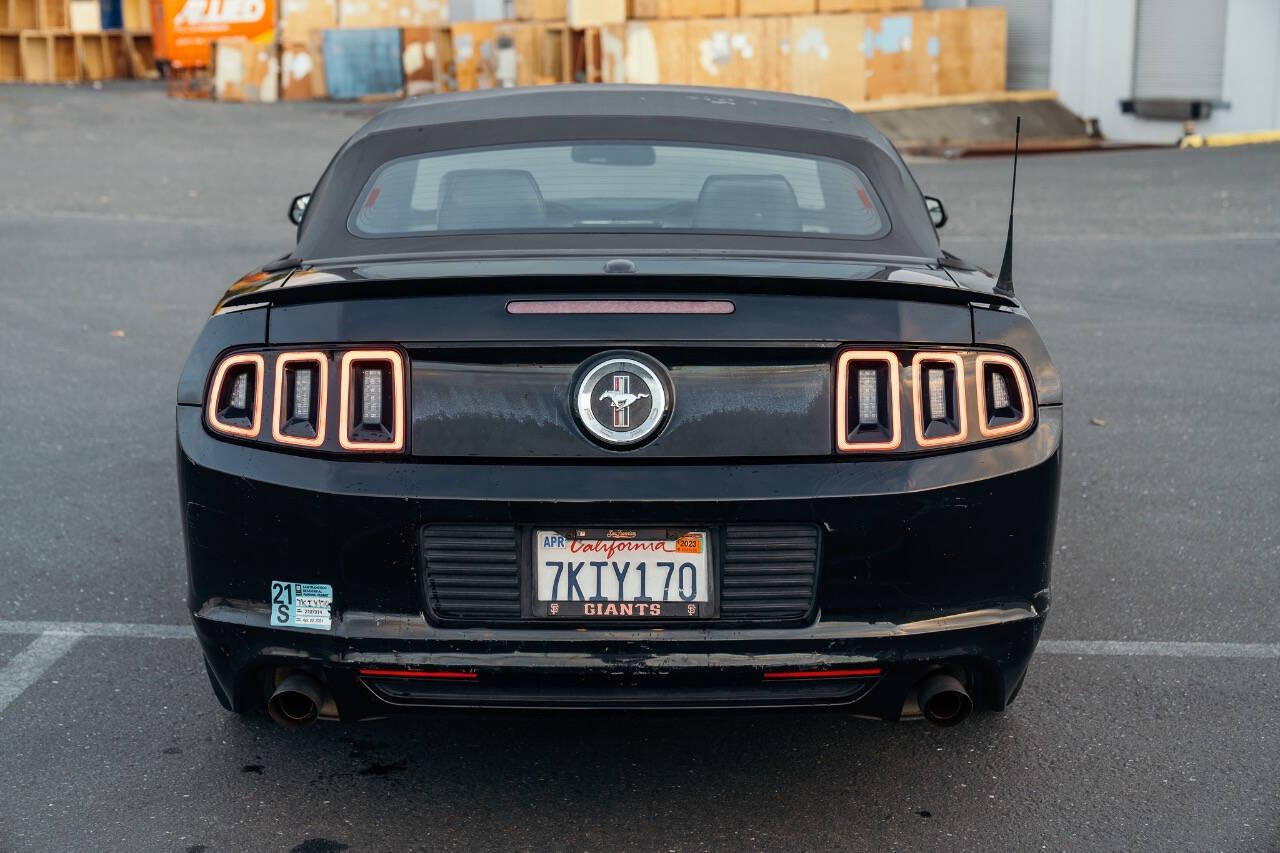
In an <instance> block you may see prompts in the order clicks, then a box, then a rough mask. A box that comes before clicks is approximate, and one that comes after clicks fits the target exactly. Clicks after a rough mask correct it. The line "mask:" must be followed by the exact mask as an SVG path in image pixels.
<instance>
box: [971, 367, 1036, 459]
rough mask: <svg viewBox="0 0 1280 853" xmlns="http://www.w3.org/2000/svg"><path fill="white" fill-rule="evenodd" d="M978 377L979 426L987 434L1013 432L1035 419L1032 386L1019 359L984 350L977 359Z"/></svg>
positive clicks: (993, 435) (1009, 433) (996, 434)
mask: <svg viewBox="0 0 1280 853" xmlns="http://www.w3.org/2000/svg"><path fill="white" fill-rule="evenodd" d="M974 369H975V371H976V373H977V380H978V429H979V431H981V433H982V435H983V437H984V438H998V437H1000V436H1004V435H1013V434H1014V433H1017V432H1021V431H1022V430H1024V429H1026V428H1027V426H1029V425H1030V423H1031V418H1032V412H1031V390H1030V387H1029V386H1028V384H1027V376H1026V374H1025V373H1024V372H1023V370H1022V365H1021V364H1019V363H1018V362H1017V360H1015V359H1013V358H1011V357H1010V356H1007V355H1002V354H999V353H981V354H980V355H979V356H978V357H977V359H976V360H975V367H974Z"/></svg>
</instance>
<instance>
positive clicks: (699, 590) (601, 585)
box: [533, 528, 716, 619]
mask: <svg viewBox="0 0 1280 853" xmlns="http://www.w3.org/2000/svg"><path fill="white" fill-rule="evenodd" d="M533 551H534V581H535V589H536V594H535V596H534V602H533V606H534V613H535V614H536V615H538V616H546V617H548V618H577V619H584V618H585V619H597V618H599V619H701V618H707V617H710V616H714V615H715V600H716V596H715V595H714V590H713V589H712V587H713V581H712V573H711V569H710V566H711V559H710V555H709V551H710V546H709V538H708V536H707V532H706V531H705V530H681V529H672V528H588V529H570V530H537V531H535V532H534V549H533Z"/></svg>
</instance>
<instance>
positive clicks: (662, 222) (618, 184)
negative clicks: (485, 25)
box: [348, 142, 888, 239]
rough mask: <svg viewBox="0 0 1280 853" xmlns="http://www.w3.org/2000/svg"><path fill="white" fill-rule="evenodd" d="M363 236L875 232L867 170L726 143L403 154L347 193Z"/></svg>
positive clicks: (881, 226) (879, 213)
mask: <svg viewBox="0 0 1280 853" xmlns="http://www.w3.org/2000/svg"><path fill="white" fill-rule="evenodd" d="M348 228H349V229H350V231H351V232H352V233H353V234H355V235H356V236H360V237H405V236H414V235H422V234H431V233H439V232H484V233H495V232H509V231H558V230H573V231H595V232H598V231H622V232H628V231H630V232H653V231H668V230H670V231H681V232H700V231H701V232H717V233H723V232H748V233H769V234H779V233H782V234H797V235H799V234H803V235H805V236H815V235H817V236H821V235H826V234H829V235H832V236H838V237H843V238H850V237H852V238H862V239H874V238H877V237H882V236H884V234H885V233H887V231H888V217H887V216H886V215H885V214H884V213H883V210H882V207H881V204H880V202H879V200H878V199H877V197H876V194H875V191H874V190H873V188H872V187H871V184H870V182H869V181H868V180H867V177H866V175H865V174H863V173H862V171H861V170H859V169H857V168H855V167H853V166H851V165H849V164H848V163H844V162H841V161H838V160H832V159H828V158H825V157H816V156H810V155H801V154H794V153H789V152H780V151H764V150H758V149H753V148H741V147H732V146H723V145H687V144H672V143H665V142H664V143H648V142H555V143H542V144H537V145H515V146H495V147H486V148H474V149H463V150H451V151H446V152H441V153H433V154H424V155H416V156H412V157H402V158H400V159H398V160H392V161H391V162H389V163H387V164H386V165H384V166H382V167H381V168H380V169H379V170H378V171H377V172H375V173H374V175H373V177H371V178H370V179H369V182H368V184H367V185H366V186H365V188H364V191H363V192H362V193H361V194H360V197H359V198H358V199H357V200H356V204H355V207H353V208H352V211H351V215H350V217H349V219H348Z"/></svg>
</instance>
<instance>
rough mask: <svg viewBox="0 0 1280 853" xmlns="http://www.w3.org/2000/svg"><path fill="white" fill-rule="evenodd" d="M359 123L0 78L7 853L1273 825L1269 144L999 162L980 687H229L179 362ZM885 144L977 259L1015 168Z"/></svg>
mask: <svg viewBox="0 0 1280 853" xmlns="http://www.w3.org/2000/svg"><path fill="white" fill-rule="evenodd" d="M371 113H372V110H371V109H369V108H365V107H361V108H349V107H340V106H336V105H326V104H278V105H270V106H265V105H263V106H259V105H229V104H213V103H207V102H203V103H202V102H186V101H174V100H169V99H167V98H166V97H165V96H164V93H163V91H162V90H161V89H159V88H157V87H155V86H149V85H136V84H119V85H108V86H106V87H105V88H104V89H102V90H94V89H90V88H87V87H81V88H63V87H20V86H0V791H3V794H2V795H0V851H50V850H58V851H61V850H112V851H114V850H126V851H134V850H137V851H149V850H179V851H193V852H194V851H207V853H213V851H246V850H255V851H256V850H264V851H275V850H279V851H293V850H298V851H304V852H305V853H329V851H340V850H347V849H349V850H353V851H363V850H374V851H383V850H387V851H393V850H446V849H534V848H536V849H566V850H605V849H638V850H679V851H684V850H701V849H748V850H754V849H770V850H804V849H823V848H838V849H854V850H858V849H864V850H933V849H939V850H1018V851H1022V850H1033V849H1036V850H1038V849H1046V850H1068V851H1075V850H1152V851H1164V850H1174V849H1176V850H1227V851H1263V850H1280V782H1278V781H1277V778H1278V777H1277V768H1280V521H1278V519H1280V458H1278V457H1277V454H1276V451H1275V448H1276V445H1277V439H1278V438H1280V283H1277V276H1278V273H1277V262H1278V261H1280V178H1278V177H1277V176H1280V146H1250V147H1242V148H1230V149H1218V150H1211V149H1202V150H1187V151H1180V150H1158V151H1157V150H1153V151H1132V152H1122V153H1108V154H1072V155H1050V156H1037V157H1028V158H1026V159H1024V161H1023V163H1022V165H1021V167H1020V175H1019V182H1020V186H1019V201H1018V226H1017V227H1018V239H1017V253H1016V256H1015V265H1014V268H1015V281H1016V283H1017V289H1018V293H1019V295H1020V297H1021V298H1022V299H1023V300H1024V302H1025V303H1026V305H1027V306H1028V308H1029V310H1030V311H1031V312H1032V314H1033V316H1034V317H1035V319H1036V322H1037V324H1038V326H1039V328H1040V330H1041V332H1042V334H1043V335H1044V337H1045V339H1046V342H1047V344H1048V346H1049V349H1050V352H1051V353H1052V354H1053V356H1054V358H1055V360H1056V362H1057V364H1058V366H1059V368H1060V369H1061V372H1062V376H1063V383H1064V386H1065V389H1066V405H1067V410H1066V412H1067V418H1066V427H1065V445H1066V469H1065V477H1064V484H1063V495H1062V505H1061V515H1060V522H1059V528H1058V543H1057V554H1056V558H1055V566H1054V572H1055V576H1054V604H1053V610H1052V612H1051V615H1050V620H1049V626H1048V628H1047V631H1046V638H1047V640H1048V642H1047V643H1046V644H1045V646H1044V648H1043V649H1042V650H1041V652H1040V653H1039V654H1038V655H1037V657H1036V659H1035V660H1034V661H1033V663H1032V667H1031V672H1030V674H1029V676H1028V679H1027V682H1026V685H1025V687H1024V689H1023V690H1022V693H1021V695H1020V696H1019V697H1018V700H1017V702H1016V703H1015V704H1014V705H1013V706H1012V707H1011V708H1010V709H1009V710H1008V711H1007V712H1006V713H1004V714H1001V715H993V714H984V715H979V716H976V717H974V718H972V719H970V720H969V721H968V722H967V723H965V724H964V725H963V726H961V727H959V728H956V729H950V730H941V729H936V728H933V727H930V726H928V725H927V724H924V723H902V724H898V725H887V724H883V723H877V722H871V721H865V720H859V719H851V718H848V717H845V716H840V715H832V714H822V715H810V714H790V713H788V714H773V715H714V716H707V715H677V716H654V715H630V716H628V715H610V716H602V717H593V716H581V715H534V716H520V717H501V718H493V717H485V716H480V717H477V716H465V717H458V716H450V717H433V718H427V719H423V720H409V721H383V722H370V723H363V724H359V725H354V726H343V725H326V724H321V725H316V726H312V727H310V728H308V729H304V730H300V731H285V730H282V729H279V728H278V727H276V726H275V725H274V724H272V723H271V722H270V721H269V720H267V719H266V717H265V716H261V717H250V718H247V719H240V718H237V717H235V716H233V715H230V714H227V713H225V712H224V711H223V710H222V709H221V708H220V707H219V706H218V705H217V703H216V701H215V700H214V698H213V696H212V694H211V692H210V690H209V687H208V683H207V681H206V679H205V674H204V670H203V667H202V665H201V662H200V657H199V653H198V650H197V647H196V645H195V642H194V640H192V639H190V637H189V632H188V630H187V626H188V624H189V617H188V614H187V613H186V612H185V608H184V592H185V590H184V587H185V569H184V565H183V550H182V538H181V531H180V527H179V520H178V504H177V489H176V480H175V470H174V458H173V457H174V451H173V446H174V445H173V401H174V389H175V385H176V380H177V375H178V371H179V368H180V367H181V365H182V363H183V361H184V359H185V357H186V354H187V351H188V350H189V348H190V346H191V344H192V342H193V341H194V339H195V337H196V335H197V333H198V332H199V329H200V327H201V324H202V323H203V322H204V319H205V317H206V316H207V315H208V312H209V310H210V308H211V307H212V305H213V302H214V300H215V298H216V297H217V296H218V295H219V294H220V293H221V291H222V290H223V288H224V287H225V286H226V285H227V284H228V283H229V282H231V281H233V280H234V279H235V278H236V277H238V276H239V275H240V274H242V273H244V272H246V271H248V270H250V269H252V268H253V267H254V266H256V265H258V264H260V263H262V262H263V261H264V260H267V259H269V258H273V257H276V256H279V255H281V254H283V253H284V252H285V251H287V250H288V248H289V246H290V243H291V241H292V227H291V226H290V225H289V224H288V222H287V221H286V220H285V211H286V208H287V205H288V202H289V200H290V198H291V197H292V196H293V195H295V194H296V193H299V192H304V191H306V190H308V189H310V187H311V186H312V184H313V183H314V181H315V179H316V177H317V176H318V175H319V173H320V171H321V169H322V168H323V167H324V165H325V163H326V162H327V160H328V158H329V157H330V156H331V155H332V153H333V151H334V150H335V149H336V148H337V146H338V145H339V144H341V142H342V141H343V140H344V139H346V137H347V136H348V135H349V134H350V133H351V132H352V131H354V130H355V129H356V128H357V127H358V126H359V125H360V124H361V123H362V122H363V121H364V120H365V118H367V117H368V116H369V115H370V114H371ZM913 170H914V171H915V172H916V174H917V176H918V178H919V180H920V183H921V185H922V187H923V188H924V189H925V191H926V192H928V193H930V194H934V195H938V196H941V197H942V198H943V200H944V202H945V203H946V205H947V209H948V212H949V214H950V217H951V221H950V223H949V224H948V225H947V226H946V228H945V229H944V230H943V232H942V235H943V238H944V239H943V242H944V245H946V246H947V247H948V248H950V249H951V250H952V251H953V252H956V253H957V254H959V255H961V256H964V257H967V258H970V259H971V260H974V261H977V262H979V263H982V264H984V265H986V266H995V265H997V264H998V263H999V254H1000V249H1001V244H1002V241H1003V234H1004V227H1005V216H1006V213H1007V204H1008V176H1009V164H1008V162H1007V160H1004V159H982V160H966V161H959V162H950V163H943V162H918V163H913Z"/></svg>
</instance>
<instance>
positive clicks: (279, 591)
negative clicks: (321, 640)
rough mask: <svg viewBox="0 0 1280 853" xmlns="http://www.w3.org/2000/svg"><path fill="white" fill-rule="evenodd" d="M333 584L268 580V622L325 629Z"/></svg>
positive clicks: (328, 622) (330, 621) (328, 621)
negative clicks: (269, 602)
mask: <svg viewBox="0 0 1280 853" xmlns="http://www.w3.org/2000/svg"><path fill="white" fill-rule="evenodd" d="M332 611H333V587H331V586H329V585H328V584H327V583H290V582H289V581H272V582H271V624H272V625H287V626H289V627H290V628H315V629H316V630H319V631H328V630H329V628H330V625H331V624H332V615H331V614H332Z"/></svg>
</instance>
